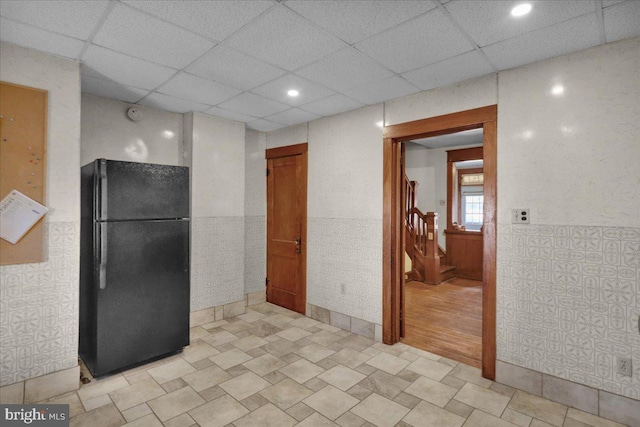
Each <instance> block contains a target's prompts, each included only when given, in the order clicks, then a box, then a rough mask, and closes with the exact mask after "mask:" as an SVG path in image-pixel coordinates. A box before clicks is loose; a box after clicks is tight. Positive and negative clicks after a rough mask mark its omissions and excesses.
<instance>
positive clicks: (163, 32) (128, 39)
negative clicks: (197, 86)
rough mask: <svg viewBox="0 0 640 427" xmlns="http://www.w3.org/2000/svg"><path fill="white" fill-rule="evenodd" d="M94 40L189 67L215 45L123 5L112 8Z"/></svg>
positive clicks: (154, 58)
mask: <svg viewBox="0 0 640 427" xmlns="http://www.w3.org/2000/svg"><path fill="white" fill-rule="evenodd" d="M93 42H94V43H95V44H98V45H101V46H105V47H108V48H110V49H113V50H117V51H118V52H123V53H126V54H128V55H131V56H135V57H138V58H141V59H146V60H147V61H152V62H155V63H158V64H163V65H167V66H169V67H174V68H183V67H185V66H187V65H188V64H190V63H191V62H193V61H194V60H195V59H196V58H198V57H200V56H201V55H202V54H204V53H205V52H207V51H208V50H209V49H211V48H212V47H213V46H214V43H213V42H211V41H209V40H207V39H205V38H204V37H201V36H198V35H196V34H193V33H190V32H188V31H186V30H183V29H181V28H178V27H176V26H175V25H172V24H168V23H166V22H163V21H160V20H159V19H156V18H152V17H150V16H148V15H146V14H144V13H141V12H139V11H137V10H135V9H132V8H130V7H127V6H123V5H122V4H117V5H116V6H115V8H114V9H113V10H112V11H111V13H110V14H109V17H108V18H107V20H106V21H105V23H104V25H103V26H102V28H101V29H100V31H98V33H97V34H96V36H95V38H94V39H93Z"/></svg>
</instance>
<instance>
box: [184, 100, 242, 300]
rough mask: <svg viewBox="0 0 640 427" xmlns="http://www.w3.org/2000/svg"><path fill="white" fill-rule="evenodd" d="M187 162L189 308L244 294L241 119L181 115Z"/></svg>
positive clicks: (239, 297)
mask: <svg viewBox="0 0 640 427" xmlns="http://www.w3.org/2000/svg"><path fill="white" fill-rule="evenodd" d="M184 126H185V129H186V130H188V131H190V134H185V136H184V138H185V146H189V147H190V149H189V150H188V153H189V157H190V164H191V310H192V311H196V310H201V309H204V308H209V307H215V306H219V305H222V304H227V303H231V302H236V301H242V300H244V293H245V291H244V203H245V193H244V190H245V151H244V150H245V126H244V123H241V122H236V121H231V120H227V119H221V118H217V117H212V116H208V115H206V114H201V113H189V114H186V115H185V125H184Z"/></svg>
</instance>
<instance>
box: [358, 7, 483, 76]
mask: <svg viewBox="0 0 640 427" xmlns="http://www.w3.org/2000/svg"><path fill="white" fill-rule="evenodd" d="M356 48H357V49H359V50H361V51H362V52H364V53H366V54H367V55H369V56H371V57H372V58H374V59H375V60H377V61H378V62H380V63H381V64H384V65H386V66H387V67H389V68H390V69H392V70H393V71H395V72H397V73H403V72H405V71H409V70H413V69H415V68H419V67H423V66H425V65H429V64H433V63H435V62H438V61H442V60H443V59H447V58H451V57H453V56H456V55H459V54H461V53H463V52H467V51H469V50H471V49H473V46H472V45H471V44H470V43H469V41H468V40H467V39H466V38H465V37H464V36H463V35H462V33H460V31H458V29H457V28H456V27H455V26H454V25H453V24H452V23H451V21H450V20H449V19H448V18H447V17H446V16H445V15H444V13H443V12H442V11H440V10H433V11H431V12H429V13H427V14H425V15H422V16H421V17H419V18H417V19H414V20H412V21H409V22H407V23H404V24H402V25H399V26H397V27H395V28H392V29H390V30H389V31H386V32H384V33H382V34H378V35H377V36H374V37H372V38H370V39H367V40H365V41H363V42H360V43H358V44H356Z"/></svg>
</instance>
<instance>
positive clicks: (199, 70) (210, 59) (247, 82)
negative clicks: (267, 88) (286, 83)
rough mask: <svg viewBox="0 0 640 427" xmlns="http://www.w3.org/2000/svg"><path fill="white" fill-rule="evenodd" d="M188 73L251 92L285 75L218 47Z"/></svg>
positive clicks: (190, 67)
mask: <svg viewBox="0 0 640 427" xmlns="http://www.w3.org/2000/svg"><path fill="white" fill-rule="evenodd" d="M186 71H188V72H189V73H191V74H195V75H197V76H200V77H205V78H208V79H211V80H215V81H217V82H219V83H222V84H224V85H228V86H233V87H236V88H238V89H242V90H249V89H252V88H254V87H256V86H258V85H261V84H262V83H265V82H268V81H269V80H273V79H275V78H276V77H278V76H281V75H283V74H284V73H285V71H284V70H281V69H279V68H276V67H274V66H272V65H269V64H267V63H265V62H262V61H260V60H258V59H255V58H252V57H250V56H248V55H245V54H244V53H241V52H238V51H236V50H233V49H229V48H227V47H224V46H221V45H218V46H216V47H214V48H213V49H212V50H211V51H210V52H208V53H207V54H206V55H204V56H203V57H202V58H200V59H198V60H197V61H196V62H194V63H193V64H191V65H190V66H189V67H188V68H187V69H186Z"/></svg>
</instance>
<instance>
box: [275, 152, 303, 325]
mask: <svg viewBox="0 0 640 427" xmlns="http://www.w3.org/2000/svg"><path fill="white" fill-rule="evenodd" d="M266 154H267V155H266V157H267V281H266V284H267V301H268V302H270V303H272V304H276V305H279V306H281V307H285V308H288V309H290V310H294V311H297V312H298V313H302V314H305V308H306V259H307V144H298V145H293V146H288V147H281V148H274V149H270V150H267V153H266Z"/></svg>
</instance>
